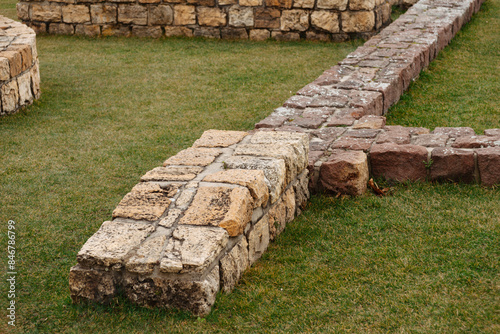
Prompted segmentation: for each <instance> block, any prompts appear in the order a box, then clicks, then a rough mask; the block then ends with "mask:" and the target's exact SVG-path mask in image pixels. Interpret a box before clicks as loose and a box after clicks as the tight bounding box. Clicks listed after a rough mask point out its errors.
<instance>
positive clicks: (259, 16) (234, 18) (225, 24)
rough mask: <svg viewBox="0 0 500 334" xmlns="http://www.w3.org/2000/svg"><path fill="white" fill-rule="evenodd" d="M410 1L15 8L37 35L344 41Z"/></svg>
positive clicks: (131, 1) (74, 1)
mask: <svg viewBox="0 0 500 334" xmlns="http://www.w3.org/2000/svg"><path fill="white" fill-rule="evenodd" d="M408 1H409V0H404V1H401V0H113V1H104V0H71V1H61V0H48V1H43V2H40V1H38V0H22V1H21V2H20V3H19V4H18V6H17V12H18V15H19V18H20V19H21V20H22V21H23V22H24V23H26V24H27V25H28V26H30V27H32V28H33V29H35V31H36V32H37V33H41V32H48V33H51V34H68V35H72V34H78V35H86V36H98V35H103V36H139V37H154V38H158V37H161V36H203V37H211V38H225V39H252V40H265V39H268V38H272V39H276V40H298V39H309V40H322V41H331V40H333V41H344V40H346V39H348V38H351V37H365V38H366V37H369V36H371V35H373V34H375V33H376V32H377V31H379V30H380V28H381V27H383V26H385V25H387V24H389V23H390V14H391V5H393V4H395V3H400V2H404V3H407V2H408ZM410 2H411V0H410Z"/></svg>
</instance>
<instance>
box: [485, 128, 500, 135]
mask: <svg viewBox="0 0 500 334" xmlns="http://www.w3.org/2000/svg"><path fill="white" fill-rule="evenodd" d="M484 135H485V136H500V129H488V130H484Z"/></svg>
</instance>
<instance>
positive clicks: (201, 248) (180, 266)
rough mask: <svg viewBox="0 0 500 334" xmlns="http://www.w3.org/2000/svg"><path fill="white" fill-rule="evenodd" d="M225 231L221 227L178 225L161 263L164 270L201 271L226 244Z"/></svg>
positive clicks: (226, 235) (212, 261)
mask: <svg viewBox="0 0 500 334" xmlns="http://www.w3.org/2000/svg"><path fill="white" fill-rule="evenodd" d="M228 240H229V236H228V234H227V232H226V231H225V230H224V229H223V228H220V227H207V226H189V225H179V226H177V228H176V229H175V230H174V232H173V233H172V238H170V240H169V241H168V244H167V247H166V248H165V253H164V256H163V258H162V259H161V262H160V271H161V272H163V273H181V274H183V273H190V274H192V273H196V274H203V273H204V272H206V270H207V269H208V268H209V267H210V265H212V264H213V263H214V262H215V261H216V260H217V258H218V256H219V255H220V254H221V252H222V251H223V250H224V248H225V247H226V245H227V243H228Z"/></svg>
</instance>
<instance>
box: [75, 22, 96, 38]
mask: <svg viewBox="0 0 500 334" xmlns="http://www.w3.org/2000/svg"><path fill="white" fill-rule="evenodd" d="M100 34H101V28H100V26H99V25H97V24H77V25H76V26H75V35H83V36H89V37H95V36H99V35H100Z"/></svg>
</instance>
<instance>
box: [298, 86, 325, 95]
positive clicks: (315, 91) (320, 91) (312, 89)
mask: <svg viewBox="0 0 500 334" xmlns="http://www.w3.org/2000/svg"><path fill="white" fill-rule="evenodd" d="M327 93H328V89H326V88H325V87H323V86H320V85H317V84H315V83H310V84H308V85H306V86H304V87H302V88H301V89H300V90H299V91H298V92H297V95H304V96H315V95H324V94H327Z"/></svg>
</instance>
